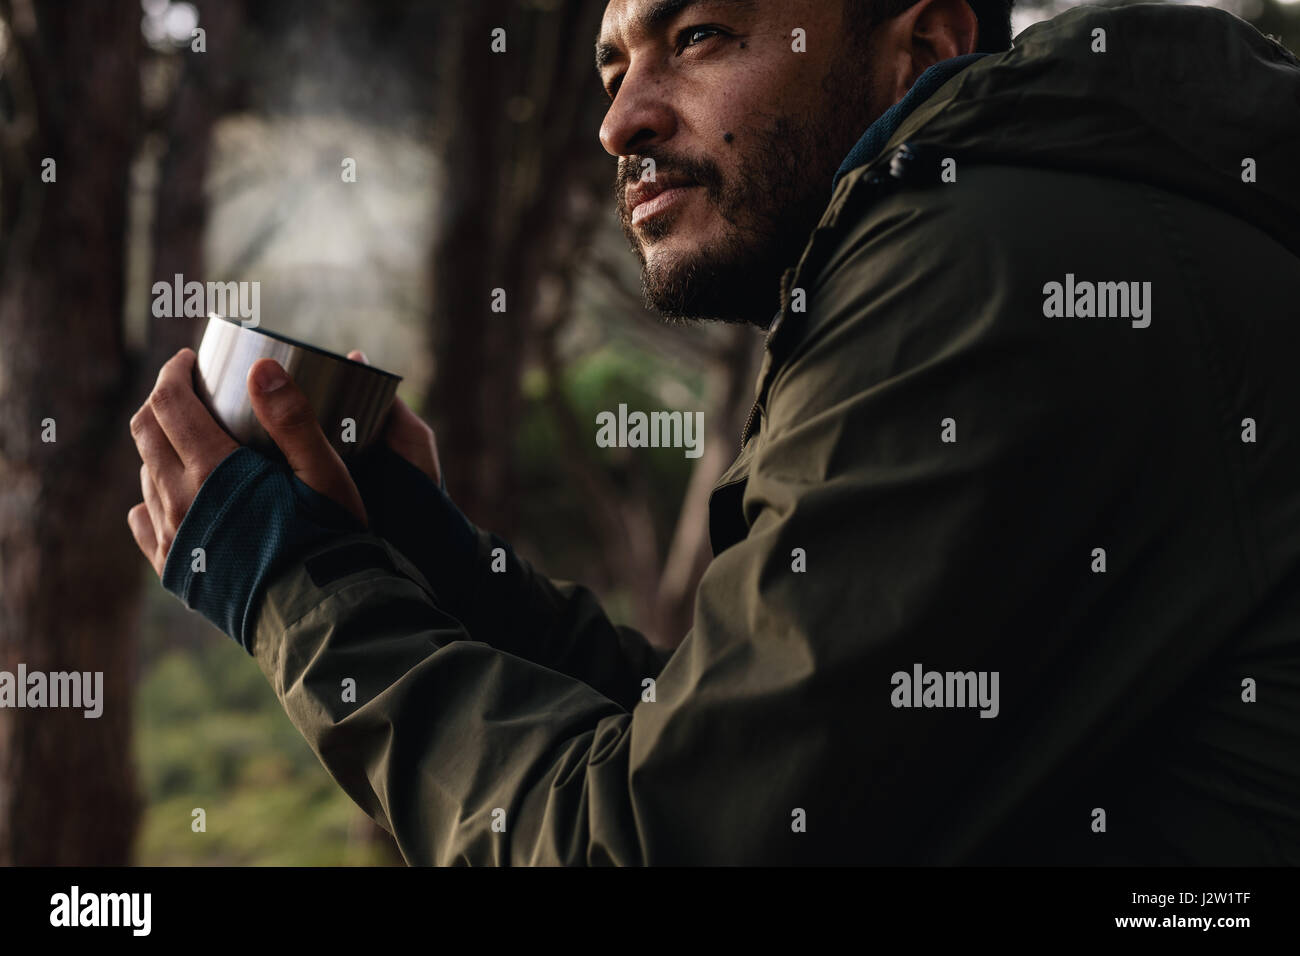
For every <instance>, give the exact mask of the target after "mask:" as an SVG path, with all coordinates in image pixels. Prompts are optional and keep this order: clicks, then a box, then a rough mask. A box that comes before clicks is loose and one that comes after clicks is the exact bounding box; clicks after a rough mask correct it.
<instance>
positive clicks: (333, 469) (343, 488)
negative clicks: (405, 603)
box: [248, 359, 366, 524]
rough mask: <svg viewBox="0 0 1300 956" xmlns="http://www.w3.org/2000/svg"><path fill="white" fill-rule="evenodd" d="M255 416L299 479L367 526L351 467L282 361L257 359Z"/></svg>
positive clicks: (252, 373) (251, 378)
mask: <svg viewBox="0 0 1300 956" xmlns="http://www.w3.org/2000/svg"><path fill="white" fill-rule="evenodd" d="M248 395H249V398H250V400H251V402H252V405H253V413H254V414H255V415H256V416H257V420H258V421H259V422H261V423H262V427H263V428H265V429H266V433H267V434H268V435H270V436H271V440H272V441H274V442H275V444H276V447H278V448H279V449H280V451H281V452H282V453H283V454H284V457H285V459H286V460H287V461H288V463H289V467H290V468H292V469H293V472H294V474H295V475H297V476H298V478H299V479H300V480H301V481H302V482H303V483H304V484H306V485H307V486H308V487H310V488H313V489H314V490H316V491H318V492H320V493H321V494H322V495H324V496H325V497H327V498H330V499H332V500H333V501H335V502H337V503H338V504H340V505H342V506H343V507H344V508H346V509H347V510H348V511H350V512H352V514H354V515H355V516H356V517H357V519H358V520H359V521H360V522H361V523H362V524H365V523H366V509H365V506H364V505H362V503H361V495H360V494H359V493H358V492H357V487H356V485H355V484H353V482H352V476H351V475H350V474H348V470H347V466H345V465H344V464H343V459H341V458H339V456H338V452H336V451H335V450H334V449H333V447H332V446H331V445H330V443H329V441H328V440H327V439H326V438H325V433H324V432H322V431H321V428H320V425H319V424H318V423H317V421H316V413H315V412H314V411H313V410H312V408H311V405H310V404H308V402H307V398H306V396H305V395H303V394H302V392H301V391H300V390H299V388H298V386H297V385H295V384H294V383H293V381H292V380H291V379H290V378H289V376H288V374H287V373H286V372H285V370H284V369H283V368H281V367H280V363H278V362H276V361H275V360H274V359H259V360H258V361H256V362H254V363H253V367H252V368H250V369H249V371H248Z"/></svg>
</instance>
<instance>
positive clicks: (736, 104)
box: [130, 0, 1300, 864]
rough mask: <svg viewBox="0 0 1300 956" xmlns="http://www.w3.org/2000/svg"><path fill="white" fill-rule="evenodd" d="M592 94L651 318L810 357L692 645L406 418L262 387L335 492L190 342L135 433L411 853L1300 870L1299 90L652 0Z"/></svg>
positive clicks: (215, 611) (893, 12)
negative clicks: (243, 424)
mask: <svg viewBox="0 0 1300 956" xmlns="http://www.w3.org/2000/svg"><path fill="white" fill-rule="evenodd" d="M596 65H597V69H598V73H599V76H600V81H601V83H602V84H603V86H604V89H605V91H606V93H607V95H608V96H609V99H610V103H609V108H608V113H607V115H606V117H605V120H604V123H603V125H602V127H601V129H600V140H601V143H602V144H603V146H604V148H605V149H606V150H607V151H608V152H609V153H610V154H611V155H612V156H614V157H616V158H617V160H618V192H617V195H618V204H619V211H620V214H621V218H622V221H623V226H624V229H625V231H626V233H627V236H628V238H629V240H630V242H631V244H632V248H633V250H634V252H635V253H636V255H637V256H638V258H639V259H640V261H641V263H642V265H643V273H644V284H645V292H646V296H647V298H648V300H649V302H650V304H651V305H653V306H654V307H655V308H657V309H658V310H659V311H660V312H661V313H662V314H663V315H664V316H666V317H667V318H669V319H670V320H674V321H681V322H685V321H687V320H691V321H697V320H717V321H724V322H734V323H750V324H753V325H755V326H757V327H759V328H760V329H763V330H765V331H766V340H765V350H764V356H763V362H762V368H761V371H760V374H759V379H758V381H757V383H756V385H755V402H754V406H753V411H752V413H751V414H750V416H749V420H748V422H747V424H746V425H745V428H744V434H743V436H741V451H740V454H739V456H738V457H737V458H736V460H735V462H734V464H733V465H732V466H731V467H730V468H729V469H728V470H727V472H726V474H724V475H723V477H722V478H721V480H720V481H719V482H718V483H717V486H716V488H715V489H714V492H713V495H712V499H711V502H710V514H709V531H710V537H711V545H712V549H713V553H714V555H713V560H712V562H711V563H710V564H709V566H708V568H707V570H706V571H705V573H704V576H703V579H702V581H701V583H700V585H699V589H698V593H697V595H696V600H695V613H694V625H693V627H692V629H691V631H690V632H689V633H688V634H687V635H686V636H685V638H684V639H683V640H682V641H681V643H680V645H679V646H678V647H677V648H676V649H675V650H674V651H672V652H668V651H665V650H662V649H659V648H656V647H653V646H651V645H650V644H649V643H648V642H647V641H646V640H645V639H644V638H643V637H642V636H641V635H639V634H638V633H636V632H635V631H634V630H632V629H630V628H628V627H626V626H618V625H615V624H613V623H611V622H610V620H609V618H608V617H607V616H606V615H605V613H604V612H603V611H602V609H601V608H600V606H599V605H598V603H597V602H596V600H595V598H594V597H593V595H592V594H591V592H590V591H588V590H587V589H585V588H583V587H580V586H577V585H574V584H569V583H562V582H554V581H551V580H549V579H548V578H546V577H545V576H543V574H541V573H540V572H539V571H537V570H535V569H534V568H533V567H532V566H530V565H529V564H528V563H527V562H525V561H523V560H520V559H519V558H518V557H517V556H516V555H515V554H514V553H513V551H512V550H511V549H510V547H509V544H508V543H507V542H504V541H502V540H501V539H500V538H499V537H497V536H495V535H493V534H492V533H491V532H490V531H488V530H486V529H480V528H478V527H476V526H475V525H473V524H472V523H471V522H470V521H469V520H468V519H467V518H465V517H464V516H463V515H461V514H460V512H459V511H458V510H457V509H456V508H455V506H454V504H453V503H452V502H451V501H450V500H449V499H448V498H447V496H446V494H445V490H444V488H443V487H442V486H441V471H440V468H439V463H438V460H437V455H436V450H435V445H434V443H433V438H432V434H431V433H430V432H429V431H428V429H427V428H425V427H424V426H423V425H422V424H421V423H419V421H418V420H417V419H415V418H414V416H413V415H411V414H410V412H409V410H407V409H405V407H404V406H399V407H398V409H397V410H396V411H395V412H394V414H393V418H392V420H391V423H390V426H389V430H388V436H389V444H390V446H391V448H392V452H390V453H387V455H386V457H384V458H383V460H382V461H379V462H371V463H370V464H369V465H368V466H366V467H364V468H361V467H359V468H357V469H354V470H353V471H352V472H349V470H348V469H347V468H346V467H345V466H344V465H343V464H342V462H341V461H340V460H339V459H338V457H337V456H336V455H334V453H333V451H332V450H331V449H330V447H329V445H328V443H327V441H326V440H325V438H324V436H323V435H322V434H321V431H320V428H319V426H317V425H316V423H315V419H314V417H313V415H312V413H311V410H310V409H309V408H308V407H307V406H306V403H305V401H304V399H303V398H302V395H301V393H299V392H298V390H297V388H296V387H295V386H294V385H293V383H292V382H289V381H288V380H287V377H286V376H285V374H284V372H283V370H282V369H280V368H279V367H278V366H277V365H275V363H274V362H272V361H270V360H264V361H263V362H261V363H259V364H258V365H256V366H254V368H253V370H252V373H251V375H250V383H249V387H250V395H251V398H252V402H253V404H254V408H255V410H256V411H257V414H258V417H259V419H260V421H261V422H262V423H263V425H264V426H265V427H266V429H267V431H268V432H269V433H270V434H271V436H272V437H273V438H274V439H275V440H276V442H277V444H278V445H279V447H280V449H281V450H282V451H283V452H284V454H285V456H286V458H287V460H288V463H289V465H290V467H291V468H292V470H293V473H292V474H290V473H289V471H287V470H283V469H280V468H278V467H277V466H276V465H274V464H273V463H272V462H270V461H269V460H268V459H266V458H264V457H262V456H261V455H259V454H258V453H256V452H254V451H252V450H250V449H247V448H236V447H235V445H234V443H233V441H232V440H231V439H229V437H227V436H226V435H225V433H224V432H222V431H221V430H220V428H218V427H217V426H216V425H215V423H214V422H212V420H211V418H210V417H209V416H207V413H206V412H205V411H204V410H203V408H202V406H201V405H200V404H199V402H198V400H197V399H196V398H195V397H194V395H193V392H192V391H191V387H190V375H191V370H192V366H193V354H192V353H190V352H188V351H187V352H182V353H181V354H180V355H178V356H177V357H176V358H174V359H173V360H172V361H171V362H170V363H169V364H168V365H167V366H166V367H165V368H164V369H163V371H162V374H161V376H160V379H159V383H158V386H157V389H156V390H155V392H154V394H153V395H152V396H151V399H150V401H149V403H148V404H146V406H145V407H144V408H142V409H141V411H140V413H139V414H138V415H137V416H136V419H135V420H134V421H133V426H132V430H133V433H134V434H135V436H136V438H137V442H138V443H139V445H140V447H141V453H142V456H143V458H144V461H145V468H144V470H143V479H144V497H145V501H144V503H142V504H141V505H138V506H137V507H136V508H135V509H134V510H133V511H132V513H131V515H130V523H131V527H132V529H133V531H134V533H135V536H136V540H137V541H138V542H139V544H140V546H141V548H142V550H143V551H144V552H145V554H146V555H148V556H149V557H150V559H151V560H152V561H153V562H154V566H155V568H156V569H157V571H158V573H159V575H160V577H161V578H162V581H163V583H164V585H165V586H167V587H168V588H169V589H170V590H172V591H173V592H174V593H176V594H177V595H178V596H179V597H181V599H182V600H184V601H185V602H186V603H187V604H188V605H189V606H190V607H192V608H194V609H196V610H198V611H199V612H201V613H203V614H205V615H206V616H208V617H209V618H210V619H212V620H213V621H216V622H217V623H218V624H219V626H221V627H222V628H223V629H224V630H226V631H227V633H229V634H231V635H232V636H233V637H235V638H236V639H237V640H239V641H240V642H241V643H242V644H243V646H244V647H245V648H246V649H247V650H248V651H249V653H250V654H252V655H253V656H254V657H255V658H256V660H257V662H258V664H259V665H260V666H261V667H262V669H263V670H264V671H265V672H266V674H267V675H268V677H269V679H270V681H271V683H272V685H273V686H274V688H275V690H276V693H277V694H278V695H279V697H280V698H281V700H282V702H283V704H284V706H285V709H286V711H287V712H288V714H289V716H290V718H291V719H292V720H293V721H294V723H295V724H296V725H297V727H298V728H299V729H300V730H301V731H302V733H303V734H304V736H305V737H306V738H307V740H308V741H309V742H310V743H311V745H312V746H313V747H314V748H315V750H316V752H317V754H318V755H319V756H320V759H321V761H322V763H323V764H324V765H325V767H326V768H327V769H328V771H329V772H330V773H331V774H332V775H333V776H334V777H335V779H336V780H337V781H338V783H339V784H340V785H341V786H342V787H343V788H344V789H345V790H346V791H347V792H348V793H349V794H350V795H351V796H352V798H353V799H354V800H355V801H356V802H357V803H358V804H359V805H360V806H361V807H362V808H364V809H365V810H366V811H367V812H368V813H369V814H370V815H371V816H372V817H373V818H374V819H375V820H377V821H378V822H379V823H380V824H382V825H383V826H384V827H385V828H387V829H388V830H389V831H390V832H391V833H392V834H393V836H394V837H395V838H396V841H397V844H398V846H399V847H400V849H401V851H402V853H403V855H404V856H405V858H406V859H407V860H408V861H409V862H411V863H461V862H470V863H498V864H505V863H560V864H662V863H711V864H721V863H730V864H737V863H751V864H752V863H877V864H878V863H895V864H897V863H927V864H964V863H1056V864H1060V863H1073V864H1083V863H1123V864H1164V863H1192V864H1236V863H1291V864H1295V863H1297V862H1300V761H1297V760H1296V754H1298V753H1300V533H1298V531H1300V525H1297V524H1294V523H1293V521H1294V522H1300V431H1298V426H1297V423H1300V389H1297V388H1295V387H1294V380H1295V377H1294V372H1293V362H1294V361H1295V356H1296V355H1298V354H1300V259H1298V258H1297V257H1298V256H1300V186H1298V185H1297V177H1296V175H1295V173H1296V171H1297V170H1300V111H1297V109H1296V106H1297V103H1300V63H1298V62H1297V60H1296V58H1295V57H1294V56H1293V55H1291V54H1290V53H1289V52H1287V51H1286V50H1285V49H1284V48H1283V47H1282V46H1281V45H1280V44H1278V43H1277V42H1275V41H1273V40H1270V39H1268V38H1266V37H1264V36H1261V35H1260V34H1259V33H1258V32H1257V31H1255V30H1254V29H1253V28H1251V27H1250V26H1249V25H1247V24H1246V23H1244V22H1243V21H1241V20H1238V19H1236V18H1235V17H1233V16H1230V15H1229V14H1226V13H1223V12H1221V11H1217V10H1212V9H1207V8H1199V7H1185V6H1172V5H1171V6H1165V5H1139V6H1133V7H1125V8H1079V9H1075V10H1072V11H1071V12H1069V13H1066V14H1064V15H1062V16H1059V17H1057V18H1055V19H1053V20H1051V21H1048V22H1044V23H1040V24H1037V25H1035V26H1034V27H1032V28H1030V29H1029V30H1027V31H1025V32H1024V33H1022V34H1021V35H1020V36H1018V37H1017V38H1016V40H1015V43H1014V44H1012V43H1011V40H1010V29H1009V4H1007V3H1004V2H998V0H972V2H970V3H968V2H967V0H915V2H912V0H611V2H610V3H609V4H608V7H607V9H606V11H605V15H604V21H603V25H602V27H601V31H600V36H599V38H598V40H597V46H596ZM689 331H690V330H689V329H686V330H684V332H683V334H688V333H689ZM449 464H450V465H451V466H452V467H453V468H454V465H455V463H454V462H452V463H449ZM192 547H205V548H207V549H208V550H207V554H208V558H207V571H206V572H205V573H201V574H199V573H193V572H192V571H191V570H190V565H189V561H188V555H189V554H190V553H191V548H192ZM214 553H217V554H224V555H231V556H233V558H232V559H231V560H214V558H213V554H214ZM349 678H351V679H352V680H354V681H355V697H354V699H347V698H346V695H344V694H343V693H341V685H342V684H343V683H344V682H345V681H346V680H347V679H349Z"/></svg>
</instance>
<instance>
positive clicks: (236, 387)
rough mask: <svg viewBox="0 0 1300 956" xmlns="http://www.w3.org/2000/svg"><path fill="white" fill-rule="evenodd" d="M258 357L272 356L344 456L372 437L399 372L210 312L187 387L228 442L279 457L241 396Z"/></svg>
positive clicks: (390, 401)
mask: <svg viewBox="0 0 1300 956" xmlns="http://www.w3.org/2000/svg"><path fill="white" fill-rule="evenodd" d="M262 358H273V359H275V360H276V361H277V362H279V363H280V364H281V365H282V366H283V367H284V370H285V371H286V372H288V373H289V375H290V377H291V378H292V379H293V380H294V382H295V383H296V384H297V386H298V387H299V388H300V389H302V392H303V394H304V395H306V396H307V401H308V402H309V403H310V404H311V407H312V409H314V410H315V412H316V420H317V421H319V422H320V426H321V430H322V431H324V432H325V437H326V438H328V439H329V442H330V444H331V445H333V446H334V449H335V451H337V452H338V453H339V455H340V456H342V457H343V458H344V459H347V458H349V457H352V456H354V455H357V454H359V453H361V452H362V451H364V450H365V449H366V448H368V447H369V446H370V445H372V444H373V443H374V442H375V441H376V440H377V439H378V438H379V437H380V432H381V429H382V427H383V424H384V419H385V418H386V417H387V415H388V410H389V408H390V407H391V406H392V404H393V398H394V397H395V396H396V395H397V383H398V382H400V381H401V380H402V378H401V376H400V375H394V374H392V373H391V372H385V371H384V370H383V369H379V368H375V367H374V366H373V365H366V364H364V363H362V362H354V361H352V360H351V359H349V358H345V357H344V356H342V355H335V354H334V353H333V352H327V351H325V350H324V349H319V348H317V347H316V346H314V345H307V344H306V343H305V342H298V341H295V340H294V339H291V338H289V337H288V336H286V335H280V334H279V333H278V332H269V331H267V330H265V329H261V328H246V327H244V326H242V325H240V324H239V323H238V322H236V321H233V320H231V319H225V318H222V317H220V316H212V317H210V318H209V319H208V327H207V330H206V331H205V332H204V333H203V341H202V343H200V345H199V353H198V362H197V363H196V365H195V370H194V390H195V391H196V392H197V393H198V396H199V398H200V399H202V400H203V403H204V404H205V405H207V407H208V410H209V411H211V412H212V416H213V417H214V418H215V419H216V420H217V422H218V423H219V424H220V425H221V427H222V428H224V429H225V430H226V431H227V432H229V433H230V435H231V437H233V438H234V439H235V441H237V442H239V443H240V444H241V445H249V446H251V447H253V448H256V449H257V450H258V451H261V452H265V453H267V454H270V455H272V456H274V457H277V458H278V457H281V456H280V454H279V451H278V449H277V448H276V447H275V443H274V442H272V441H271V438H270V436H269V435H267V434H266V431H265V430H264V429H263V428H262V426H261V424H260V423H259V422H258V420H257V416H256V415H254V414H253V406H252V403H251V402H250V401H249V398H248V370H249V369H250V368H251V367H252V365H253V363H254V362H256V361H257V360H258V359H262Z"/></svg>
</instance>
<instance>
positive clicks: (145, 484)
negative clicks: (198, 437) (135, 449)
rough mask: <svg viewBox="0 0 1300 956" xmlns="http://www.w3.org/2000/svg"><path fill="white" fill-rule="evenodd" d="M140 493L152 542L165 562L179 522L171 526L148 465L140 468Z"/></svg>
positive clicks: (182, 518) (182, 517)
mask: <svg viewBox="0 0 1300 956" xmlns="http://www.w3.org/2000/svg"><path fill="white" fill-rule="evenodd" d="M140 491H141V492H142V494H143V497H144V506H145V510H146V511H148V513H149V523H150V525H151V526H152V528H153V536H154V542H155V543H156V545H157V547H158V550H159V551H161V552H162V558H163V559H164V560H166V558H167V552H169V551H170V550H171V547H172V539H173V538H174V537H175V536H176V529H177V528H179V527H180V521H177V522H176V523H175V524H172V521H171V518H170V517H169V516H168V513H167V507H166V505H164V504H163V502H162V497H161V495H160V494H159V493H158V486H157V484H156V483H155V482H154V480H153V475H151V474H150V473H149V466H148V465H141V466H140ZM181 520H184V515H182V516H181Z"/></svg>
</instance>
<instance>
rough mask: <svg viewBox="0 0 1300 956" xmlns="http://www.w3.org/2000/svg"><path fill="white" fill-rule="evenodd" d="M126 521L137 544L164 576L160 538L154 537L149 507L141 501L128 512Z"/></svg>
mask: <svg viewBox="0 0 1300 956" xmlns="http://www.w3.org/2000/svg"><path fill="white" fill-rule="evenodd" d="M126 523H127V525H128V527H130V529H131V536H132V537H133V538H135V543H136V546H137V547H138V548H139V549H140V550H141V551H142V552H144V556H145V557H146V558H148V559H149V563H150V564H151V565H153V569H154V570H155V571H156V572H158V577H160V578H161V577H162V569H163V566H162V565H161V564H160V563H159V561H158V540H157V539H156V538H155V537H154V531H153V524H152V523H151V522H150V520H149V509H148V508H146V507H145V505H144V503H143V502H142V503H140V504H138V505H136V506H135V507H134V508H132V509H131V510H130V511H128V512H127V513H126Z"/></svg>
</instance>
